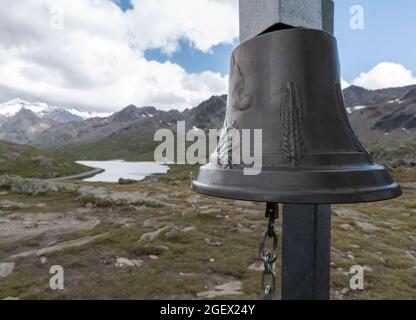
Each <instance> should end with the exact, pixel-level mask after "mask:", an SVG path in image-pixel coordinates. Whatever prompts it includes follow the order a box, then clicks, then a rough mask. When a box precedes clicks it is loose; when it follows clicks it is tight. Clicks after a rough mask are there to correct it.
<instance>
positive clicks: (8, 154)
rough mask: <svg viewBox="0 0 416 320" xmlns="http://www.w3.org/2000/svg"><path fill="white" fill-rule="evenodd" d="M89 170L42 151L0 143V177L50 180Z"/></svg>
mask: <svg viewBox="0 0 416 320" xmlns="http://www.w3.org/2000/svg"><path fill="white" fill-rule="evenodd" d="M90 169H91V168H87V167H84V166H81V165H79V164H76V163H73V162H72V161H69V160H65V159H64V158H61V157H58V156H54V155H51V154H49V153H47V152H46V151H43V150H38V149H35V148H33V147H29V146H22V145H18V144H13V143H10V142H4V141H0V175H2V174H11V175H19V176H22V177H31V178H52V177H60V176H66V175H72V174H77V173H80V172H86V171H88V170H90Z"/></svg>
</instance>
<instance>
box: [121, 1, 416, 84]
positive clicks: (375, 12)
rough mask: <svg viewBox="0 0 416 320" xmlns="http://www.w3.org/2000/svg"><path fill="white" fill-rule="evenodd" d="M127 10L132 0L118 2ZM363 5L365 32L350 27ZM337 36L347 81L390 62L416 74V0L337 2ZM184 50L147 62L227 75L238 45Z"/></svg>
mask: <svg viewBox="0 0 416 320" xmlns="http://www.w3.org/2000/svg"><path fill="white" fill-rule="evenodd" d="M117 1H118V2H119V4H121V7H122V8H123V9H124V10H127V9H128V8H129V7H130V1H129V0H117ZM353 5H360V6H362V7H363V9H364V29H363V30H353V29H351V28H350V20H351V17H352V14H350V8H351V6H353ZM335 17H336V18H335V35H336V37H337V38H338V45H339V51H340V60H341V66H342V71H343V77H344V79H345V80H347V81H348V82H350V81H352V80H353V79H355V78H356V77H358V76H359V74H360V73H361V72H367V71H369V70H370V69H372V68H374V67H375V66H376V65H377V64H378V63H380V62H384V61H388V62H395V63H399V64H402V65H403V66H405V67H406V68H407V69H410V70H412V71H413V73H414V74H416V42H415V41H414V38H415V36H414V31H413V30H416V1H415V0H395V1H393V0H336V1H335ZM180 43H181V49H180V50H179V51H178V52H175V53H174V54H173V55H171V56H169V55H166V54H163V53H162V52H161V51H160V50H158V49H152V50H147V51H146V53H145V54H146V58H147V59H148V60H156V61H159V62H164V61H167V60H170V61H172V62H175V63H177V64H179V65H181V66H182V67H183V68H185V70H186V71H187V72H201V71H204V70H211V71H214V72H220V73H221V74H222V75H225V74H227V73H228V66H229V57H230V54H231V51H232V50H233V48H234V47H235V46H236V45H238V41H237V39H236V41H235V43H234V44H232V45H218V46H215V47H214V48H213V49H212V51H211V52H210V53H202V52H201V51H199V50H195V49H193V48H192V46H191V45H190V44H189V43H188V42H187V41H181V42H180Z"/></svg>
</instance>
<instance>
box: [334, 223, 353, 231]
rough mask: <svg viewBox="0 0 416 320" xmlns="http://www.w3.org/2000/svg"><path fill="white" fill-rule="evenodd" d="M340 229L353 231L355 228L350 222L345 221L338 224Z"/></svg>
mask: <svg viewBox="0 0 416 320" xmlns="http://www.w3.org/2000/svg"><path fill="white" fill-rule="evenodd" d="M338 227H339V228H340V229H342V230H345V231H352V230H354V228H353V227H352V225H350V224H348V223H344V224H341V225H339V226H338Z"/></svg>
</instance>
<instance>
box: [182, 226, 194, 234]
mask: <svg viewBox="0 0 416 320" xmlns="http://www.w3.org/2000/svg"><path fill="white" fill-rule="evenodd" d="M196 230H197V229H196V227H194V226H192V227H186V228H184V229H182V232H184V233H188V232H193V231H196Z"/></svg>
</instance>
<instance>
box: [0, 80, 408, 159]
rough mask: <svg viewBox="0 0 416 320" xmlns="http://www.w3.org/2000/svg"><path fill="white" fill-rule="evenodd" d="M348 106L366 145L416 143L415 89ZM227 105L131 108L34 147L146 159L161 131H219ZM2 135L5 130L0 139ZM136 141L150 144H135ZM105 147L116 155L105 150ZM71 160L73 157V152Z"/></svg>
mask: <svg viewBox="0 0 416 320" xmlns="http://www.w3.org/2000/svg"><path fill="white" fill-rule="evenodd" d="M344 100H345V105H346V108H347V111H348V114H349V117H350V121H351V125H352V127H353V129H354V130H355V132H356V133H357V135H358V137H359V138H360V140H361V141H362V142H363V143H364V144H366V145H368V146H371V145H375V144H394V143H397V142H400V143H413V142H414V141H416V85H413V86H406V87H401V88H389V89H381V90H373V91H371V90H367V89H364V88H360V87H356V86H351V87H349V88H347V89H345V90H344ZM226 102H227V96H226V95H222V96H212V97H211V98H209V99H208V100H206V101H204V102H202V103H201V104H199V105H198V106H196V107H194V108H189V109H186V110H184V111H182V112H179V111H178V110H174V109H173V110H170V111H164V110H159V109H157V108H155V107H152V106H147V107H141V108H138V107H136V106H134V105H129V106H127V107H125V108H123V109H122V110H120V111H119V112H116V113H114V114H112V115H110V116H109V117H105V118H90V119H86V120H82V121H69V122H65V123H55V124H52V125H51V126H50V127H49V128H47V129H45V130H44V131H42V132H38V133H36V134H35V135H34V136H33V137H31V138H32V140H31V141H30V142H29V143H30V144H32V145H35V146H37V147H41V148H51V149H54V150H63V151H65V150H71V152H72V153H73V154H74V155H80V154H84V155H85V157H86V158H85V159H92V158H94V150H95V149H97V148H98V147H96V146H99V148H98V149H100V152H99V153H98V154H99V155H100V156H104V157H105V158H109V157H111V158H114V157H119V158H121V156H126V151H125V150H123V148H125V149H126V150H129V152H137V153H143V152H144V153H146V152H148V151H149V148H153V147H154V146H155V143H154V141H153V136H154V132H155V131H156V130H158V129H161V128H168V129H171V130H172V131H175V130H176V123H177V122H178V121H185V122H186V128H187V130H189V129H191V128H194V127H195V128H199V129H202V130H208V129H220V128H221V127H222V125H223V121H224V118H225V107H226ZM1 131H2V128H0V139H1ZM135 139H136V140H137V139H141V140H145V141H146V143H144V142H143V143H142V142H138V141H132V140H135ZM127 140H129V141H127ZM106 144H108V145H109V146H110V145H111V146H112V148H113V149H112V150H110V148H106V147H105V146H106ZM106 149H108V150H106ZM78 150H83V151H82V152H78ZM67 154H68V155H69V156H70V152H68V153H67Z"/></svg>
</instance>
